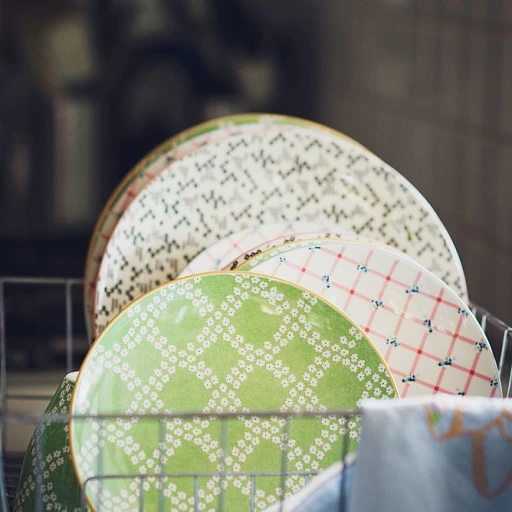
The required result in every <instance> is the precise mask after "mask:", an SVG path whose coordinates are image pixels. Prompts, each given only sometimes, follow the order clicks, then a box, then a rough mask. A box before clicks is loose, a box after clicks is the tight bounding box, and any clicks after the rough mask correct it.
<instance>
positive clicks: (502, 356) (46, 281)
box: [0, 277, 512, 512]
mask: <svg viewBox="0 0 512 512" xmlns="http://www.w3.org/2000/svg"><path fill="white" fill-rule="evenodd" d="M27 286H31V287H48V286H52V287H53V286H55V287H60V288H61V289H62V291H63V292H64V293H63V308H62V309H63V314H64V318H63V326H64V327H65V368H63V371H64V372H65V374H67V373H70V372H72V371H73V370H76V368H74V367H73V353H74V344H75V332H74V326H73V314H72V313H73V307H74V299H73V291H74V290H75V289H76V288H82V287H83V281H82V279H76V278H43V277H34V278H32V277H0V510H2V511H3V510H5V511H6V512H7V511H9V510H11V509H12V505H13V500H14V496H15V492H16V486H17V483H18V478H19V475H20V472H21V464H22V460H23V454H20V453H13V452H12V451H11V450H10V449H9V446H8V444H7V430H8V428H9V427H11V428H12V427H13V426H16V425H19V424H25V425H26V424H33V425H34V428H36V426H37V425H38V424H39V422H40V421H41V419H43V418H44V420H45V421H50V422H68V421H69V420H70V417H69V415H55V414H53V415H46V416H45V415H43V414H26V413H20V412H15V411H10V410H9V406H8V402H9V401H10V400H18V401H25V400H40V401H42V402H43V403H47V402H48V401H49V400H50V399H51V398H52V397H51V396H48V395H34V394H28V393H20V394H12V393H9V390H8V365H7V361H8V345H7V320H8V319H7V315H6V300H7V299H6V293H5V290H6V287H8V288H9V289H11V287H13V288H17V289H19V290H22V289H23V288H25V289H26V288H27ZM470 307H471V310H472V312H473V314H474V315H475V316H476V318H477V319H478V321H479V322H480V325H481V326H482V329H483V330H484V332H486V334H487V333H488V332H489V330H490V329H493V330H494V341H495V344H496V343H498V344H499V343H501V345H500V346H499V347H498V349H499V358H498V376H499V379H500V381H501V383H502V387H503V395H504V397H508V398H511V397H512V349H510V346H509V345H510V340H511V338H512V327H511V326H510V325H508V324H507V323H506V322H504V321H503V320H501V319H500V318H498V317H497V316H496V315H493V314H492V313H490V312H489V311H487V310H486V309H484V308H483V307H481V306H478V305H476V304H473V303H470ZM494 348H495V349H496V348H497V347H496V346H495V347H494ZM63 377H64V374H63ZM359 414H360V411H358V410H336V411H325V412H314V413H312V412H281V411H279V412H276V411H262V412H258V413H242V414H240V413H220V414H219V413H218V414H212V413H208V414H205V413H194V414H192V413H189V414H177V413H176V414H168V415H134V416H137V417H140V418H143V419H145V420H150V421H157V422H159V423H160V425H163V422H164V421H166V420H169V419H174V418H181V419H183V420H190V419H192V418H193V417H200V416H201V415H206V416H208V417H212V416H214V417H215V419H217V420H219V421H220V422H221V436H220V437H221V439H220V445H221V448H222V449H223V450H222V453H224V454H225V453H226V447H227V445H228V439H229V438H228V436H229V433H228V425H229V422H230V421H235V420H240V419H241V418H243V417H253V416H257V417H259V418H270V417H273V418H279V419H281V420H282V422H281V423H282V425H283V430H282V435H283V439H285V440H286V435H287V432H288V431H289V428H290V424H291V422H293V420H294V419H296V418H302V419H304V418H307V417H310V418H313V417H316V418H318V417H319V416H330V417H333V416H334V417H337V418H345V420H346V421H349V420H350V419H356V418H358V417H359ZM119 417H120V415H118V414H117V415H113V416H109V415H105V416H102V417H98V416H95V419H96V420H100V419H105V420H106V419H112V418H119ZM87 418H88V417H86V416H84V417H80V418H79V417H74V419H77V420H80V419H87ZM160 432H161V435H162V432H163V429H160ZM283 447H284V448H283V451H282V457H281V469H280V471H279V472H275V471H274V472H270V471H269V472H237V473H234V472H229V471H219V472H217V473H173V474H163V473H162V474H158V475H151V474H145V475H124V477H126V478H128V477H130V478H138V479H139V481H140V485H141V489H142V487H143V484H144V481H145V479H147V478H151V477H155V478H165V477H167V478H191V479H193V481H194V489H195V491H194V494H195V505H194V510H199V508H198V492H199V481H200V479H201V478H212V477H214V478H217V481H219V482H220V484H219V487H220V493H219V495H218V503H217V509H218V510H220V511H222V510H225V503H224V491H223V481H224V480H225V479H226V478H228V477H234V476H244V477H246V478H249V479H250V481H251V492H250V496H249V497H248V501H249V509H250V510H251V511H253V510H256V508H255V506H256V501H257V498H256V496H255V489H256V481H257V479H258V478H262V477H278V478H280V481H281V488H282V489H286V478H287V477H289V476H293V475H298V476H301V477H304V479H303V483H305V484H307V483H308V482H309V479H310V478H311V477H313V476H315V475H316V474H317V473H318V471H314V470H313V471H290V470H289V469H288V445H287V443H286V441H285V442H284V443H283ZM347 454H348V436H344V437H343V441H342V443H341V453H340V457H339V460H340V461H341V462H343V461H344V460H345V457H346V455H347ZM39 455H40V456H42V455H41V454H39ZM224 457H225V455H224ZM220 466H221V467H224V463H223V462H221V464H220ZM102 478H105V477H96V479H102ZM106 478H109V477H106ZM89 482H91V480H87V481H86V482H84V484H83V485H82V510H86V507H85V498H84V496H85V492H84V489H85V486H86V485H88V483H89ZM37 490H39V487H38V488H37ZM143 495H144V494H143V493H141V498H140V501H139V510H143V509H144V502H143ZM346 498H347V495H346V487H345V482H344V473H343V472H342V473H341V481H340V500H339V510H340V511H345V510H346V508H347V503H346V502H347V499H346ZM162 504H163V503H162ZM38 505H40V506H38V507H37V509H40V510H41V512H42V511H43V510H44V505H43V503H42V502H39V503H38ZM160 508H161V509H162V510H163V508H162V507H160ZM279 508H280V510H284V508H283V502H282V501H281V506H280V507H279Z"/></svg>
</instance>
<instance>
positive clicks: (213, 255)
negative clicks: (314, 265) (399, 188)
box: [178, 221, 401, 277]
mask: <svg viewBox="0 0 512 512" xmlns="http://www.w3.org/2000/svg"><path fill="white" fill-rule="evenodd" d="M310 238H343V239H350V240H361V241H363V242H368V243H375V244H381V245H383V246H385V247H389V249H390V250H396V251H398V249H394V248H393V247H391V246H388V245H386V244H384V243H383V242H379V241H378V240H375V239H374V238H370V237H368V236H364V235H358V234H356V233H354V232H353V231H350V230H348V229H343V228H341V227H340V226H335V225H330V226H329V225H327V224H321V223H319V222H301V221H288V222H274V223H271V224H258V225H255V226H251V227H250V228H247V229H243V230H242V231H238V232H237V233H233V234H231V235H229V236H226V237H224V238H221V239H220V240H219V241H218V242H216V243H214V244H213V245H211V246H210V247H208V249H205V250H204V251H202V252H200V253H199V254H198V255H197V256H196V257H195V258H194V259H193V260H192V261H191V262H190V263H189V264H188V265H187V266H186V267H185V268H184V269H183V270H182V271H181V273H180V275H179V276H178V277H185V276H188V275H191V274H196V273H198V272H210V271H212V270H221V269H224V268H229V269H230V270H233V269H234V268H236V267H237V266H238V265H240V264H241V263H243V262H244V261H247V260H248V259H249V258H252V257H253V256H256V255H257V254H259V253H261V252H263V251H266V250H267V249H271V248H273V247H277V246H280V245H283V244H286V243H290V242H294V241H297V240H304V239H310ZM398 252H401V251H398Z"/></svg>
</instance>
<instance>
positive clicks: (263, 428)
mask: <svg viewBox="0 0 512 512" xmlns="http://www.w3.org/2000/svg"><path fill="white" fill-rule="evenodd" d="M85 279H86V292H85V302H86V319H87V325H88V329H89V334H90V336H91V338H92V339H94V340H96V341H95V343H94V345H93V346H92V348H91V350H90V352H89V354H88V356H87V358H86V360H85V362H84V364H83V366H82V368H81V370H80V373H79V376H78V379H77V382H76V385H75V387H74V392H73V400H72V403H71V407H70V409H71V413H72V414H74V415H84V416H88V417H89V418H88V419H87V420H78V419H74V420H73V421H72V422H71V425H70V432H69V434H70V435H69V437H70V441H69V442H70V447H71V450H70V451H71V456H70V457H69V459H70V460H72V462H73V465H74V470H75V472H76V476H77V480H78V482H79V483H84V482H86V485H85V487H84V489H85V497H86V499H87V502H88V504H89V506H90V508H91V509H93V510H121V509H126V510H137V509H138V507H139V505H140V503H141V502H143V503H144V506H147V507H148V509H151V510H153V509H157V508H158V507H159V506H162V507H163V508H164V509H165V510H167V509H171V510H189V509H190V510H213V509H215V508H216V506H217V499H218V496H219V495H220V494H221V488H222V489H224V490H225V492H223V493H222V496H223V498H222V499H223V500H225V503H226V507H227V509H228V510H242V509H247V508H248V506H249V504H250V503H253V504H254V505H255V508H256V509H264V508H266V507H268V506H270V505H272V503H274V502H275V501H276V500H279V497H280V496H282V495H283V493H284V494H286V493H290V492H294V491H296V490H298V489H299V488H300V486H301V485H304V482H305V480H304V476H301V474H300V473H301V472H307V471H318V470H321V469H323V468H325V467H327V466H328V465H330V464H331V463H332V462H334V461H335V460H337V458H338V457H339V453H340V449H341V443H342V442H343V441H344V439H349V441H350V442H349V444H350V448H351V449H355V447H356V446H357V441H358V437H359V425H358V423H357V422H350V423H346V422H345V420H344V419H343V418H339V417H335V416H332V417H324V418H323V419H320V418H318V419H310V420H294V423H293V427H292V428H291V430H289V429H288V426H287V423H286V421H285V420H284V419H282V418H280V417H278V416H275V417H272V418H270V419H268V420H266V419H261V418H259V417H258V416H254V417H251V418H248V417H246V418H245V419H244V420H241V419H239V420H238V421H235V420H233V422H232V423H231V425H230V427H229V435H227V434H226V432H225V428H226V427H225V423H222V422H221V421H220V420H219V418H218V416H216V415H218V413H224V412H232V413H235V417H236V413H237V412H244V413H247V412H256V411H260V412H261V411H284V412H286V411H302V410H309V411H329V410H336V409H342V408H356V407H358V406H359V405H360V403H361V400H362V399H364V398H378V399H390V398H399V397H405V396H414V395H416V396H417V395H427V394H432V393H449V394H460V395H481V396H489V397H494V396H501V387H500V383H499V382H498V378H497V368H496V363H495V360H494V357H493V354H492V351H491V347H490V345H489V343H488V341H487V339H486V337H485V334H484V333H483V331H482V330H481V328H480V326H479V324H478V322H477V321H476V319H475V318H474V316H473V315H472V313H471V311H470V309H469V308H468V306H467V301H468V295H467V289H466V284H465V279H464V274H463V271H462V267H461V264H460V260H459V257H458V255H457V252H456V250H455V247H454V245H453V242H452V240H451V239H450V236H449V234H448V233H447V231H446V229H445V228H444V226H443V224H442V223H441V221H440V219H439V218H438V216H437V215H436V213H435V212H434V211H433V209H432V208H431V207H430V205H429V204H428V203H427V201H426V200H425V199H424V198H423V196H422V195H421V194H420V193H419V192H418V191H417V190H416V189H415V188H414V187H413V186H412V185H411V184H410V183H409V182H408V181H407V180H405V179H404V178H403V177H402V176H401V175H400V174H399V173H398V172H397V171H395V170H394V169H392V168H391V167H389V166H388V165H387V164H385V163H384V162H383V161H381V160H380V159H379V158H378V157H376V156H375V155H373V154H372V153H371V152H369V151H368V150H367V149H365V148H364V147H362V146H361V145H359V144H358V143H357V142H355V141H353V140H351V139H349V138H347V137H345V136H344V135H342V134H340V133H337V132H334V131H333V130H330V129H328V128H326V127H324V126H321V125H318V124H315V123H311V122H308V121H304V120H300V119H295V118H289V117H283V116H270V115H241V116H235V117H230V118H224V119H221V120H218V121H213V122H209V123H206V124H203V125H200V126H198V127H196V128H193V129H191V130H189V131H187V132H185V133H184V134H181V135H180V136H178V137H176V138H175V139H173V140H171V141H170V142H168V143H166V144H164V145H163V146H161V147H160V148H158V149H157V150H156V151H155V152H153V153H152V154H151V155H149V156H148V157H147V158H146V159H145V160H144V161H143V162H141V163H140V164H139V165H138V166H137V167H136V168H135V169H134V170H133V171H132V172H131V173H130V174H129V175H128V176H127V178H126V179H125V180H124V182H123V183H122V184H121V185H120V186H119V187H118V189H117V190H116V191H115V192H114V194H113V196H112V198H111V199H110V200H109V202H108V204H107V206H106V207H105V209H104V211H103V212H102V214H101V216H100V219H99V221H98V224H97V227H96V229H95V232H94V235H93V238H92V241H91V246H90V250H89V257H88V260H87V264H86V276H85ZM174 413H180V414H183V415H184V416H182V417H175V418H174V419H169V418H167V419H166V420H162V421H156V422H152V421H150V419H148V420H145V419H136V418H130V417H129V416H130V415H134V414H137V415H140V414H142V415H145V414H147V415H153V416H154V417H156V418H158V416H156V415H158V414H167V415H169V414H174ZM102 414H103V415H104V414H117V415H119V417H118V418H117V419H116V420H110V419H101V420H100V419H94V417H96V416H98V415H102ZM223 425H224V426H223ZM221 439H224V443H223V444H222V443H221ZM219 443H220V444H219ZM283 443H287V446H288V448H290V447H291V448H292V449H291V450H290V451H289V454H288V459H289V461H288V462H289V470H290V471H294V472H296V474H295V475H293V476H290V477H289V478H287V479H286V481H285V482H284V484H285V486H286V488H285V489H284V490H283V488H282V484H283V481H282V480H281V479H280V478H279V477H268V478H266V479H260V481H259V483H258V484H257V488H256V489H254V488H253V485H254V483H253V482H252V481H251V478H249V477H248V476H246V475H244V473H251V472H252V473H254V472H260V471H270V472H272V471H274V472H276V473H278V472H279V470H280V468H281V464H282V448H283ZM181 472H185V473H202V474H205V475H210V476H205V477H204V478H201V479H198V480H194V479H184V478H173V477H171V476H165V477H162V476H159V475H162V474H165V475H170V474H176V473H181ZM219 472H222V474H226V475H227V476H225V477H223V478H220V477H219ZM140 474H142V475H146V477H145V478H144V479H141V478H137V477H135V476H134V475H140ZM103 476H109V477H110V478H107V479H103V478H99V479H98V477H103ZM45 492H46V491H45ZM194 496H196V497H198V500H199V502H196V500H195V498H194Z"/></svg>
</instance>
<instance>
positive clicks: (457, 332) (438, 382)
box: [436, 315, 474, 387]
mask: <svg viewBox="0 0 512 512" xmlns="http://www.w3.org/2000/svg"><path fill="white" fill-rule="evenodd" d="M463 319H464V317H463V316H462V315H460V317H459V321H458V322H457V327H456V328H455V332H454V333H453V336H452V341H451V343H450V348H449V349H448V353H447V355H446V357H451V356H452V354H453V349H454V347H455V344H456V343H457V338H458V337H459V331H460V328H461V327H462V321H463ZM473 363H474V362H473ZM445 374H446V368H444V367H442V368H441V372H440V373H439V377H438V378H437V382H436V387H439V386H440V385H441V382H442V380H443V378H444V376H445ZM470 378H472V375H471V372H470Z"/></svg>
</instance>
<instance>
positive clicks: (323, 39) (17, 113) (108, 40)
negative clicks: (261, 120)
mask: <svg viewBox="0 0 512 512" xmlns="http://www.w3.org/2000/svg"><path fill="white" fill-rule="evenodd" d="M511 93H512V2H510V1H506V0H450V1H442V0H4V1H3V3H2V4H1V8H0V275H9V276H12V275H17V276H22V275H24V276H35V275H41V276H61V277H64V276H65V277H70V276H72V277H81V276H82V275H83V269H84V264H85V257H86V251H87V247H88V243H89V239H90V236H91V233H92V229H93V227H94V224H95V221H96V218H97V216H98V215H99V212H100V210H101V208H102V205H103V204H104V203H105V202H106V200H107V199H108V197H109V196H110V194H111V192H112V191H113V189H114V187H115V186H116V184H117V183H118V182H119V181H120V180H121V178H122V177H123V176H124V175H125V174H126V173H127V172H128V171H129V170H130V169H131V168H132V167H133V166H134V165H135V164H136V163H137V161H138V160H139V159H140V158H142V157H143V156H144V155H145V154H146V153H147V152H148V151H150V150H151V149H152V148H153V147H155V146H156V145H158V144H159V143H161V142H162V141H164V140H165V139H167V138H169V137H170V136H172V135H174V134H176V133H177V132H179V131H181V130H183V129H185V128H187V127H189V126H191V125H193V124H196V123H198V122H201V121H204V120H206V119H209V118H213V117H217V116H220V115H225V114H231V113H237V112H247V111H252V112H254V111H258V112H275V113H281V114H290V115H295V116H300V117H305V118H309V119H312V120H315V121H318V122H321V123H325V124H327V125H329V126H331V127H333V128H336V129H338V130H341V131H343V132H345V133H346V134H348V135H350V136H351V137H353V138H355V139H357V140H358V141H360V142H361V143H363V144H364V145H365V146H367V147H368V148H369V149H371V150H372V151H373V152H374V153H376V154H377V155H379V156H380V157H381V158H382V159H384V160H385V161H387V162H388V163H389V164H390V165H392V166H393V167H395V168H396V169H397V170H399V171H400V172H401V173H402V174H404V175H405V176H406V177H407V178H408V179H409V180H410V181H411V182H412V183H413V184H414V185H416V187H417V188H418V189H419V190H420V191H421V192H422V193H423V194H424V195H425V196H426V198H427V199H428V200H429V201H430V202H431V204H432V205H433V207H434V208H435V209H436V211H437V212H438V214H439V216H440V217H441V219H442V220H443V222H444V223H445V225H446V227H447V229H448V231H449V232H450V234H451V235H452V237H453V239H454V242H455V244H456V246H457V248H458V250H459V253H460V255H461V259H462V262H463V265H464V268H465V271H466V277H467V281H468V286H469V290H470V296H471V298H472V300H473V301H474V302H476V303H478V304H481V305H482V306H484V307H486V308H487V309H488V310H490V311H491V312H493V313H495V314H496V315H498V316H499V317H501V318H503V319H504V320H506V321H508V322H509V323H510V322H512V279H511V277H512V271H511V268H512V200H511V199H512V172H511V169H510V167H511V166H512V94H511ZM8 292H9V293H10V295H9V296H8V299H7V298H6V302H5V304H6V309H7V311H6V316H7V317H8V321H9V323H8V324H7V332H8V333H10V337H8V339H9V340H14V341H10V343H11V345H12V346H11V349H10V350H9V354H11V356H10V357H11V359H10V360H9V362H10V364H12V365H13V366H14V367H20V368H25V367H27V366H34V365H35V366H41V367H43V366H47V365H48V364H49V362H50V361H53V360H54V359H55V358H58V354H59V353H61V352H62V350H63V349H62V347H63V346H64V345H63V341H62V340H63V338H64V336H65V326H64V325H65V322H64V320H65V316H64V318H63V315H64V313H62V312H63V311H64V309H63V304H64V293H63V291H62V288H60V289H59V288H55V287H49V288H47V289H46V288H44V289H43V288H41V287H38V288H37V290H36V289H33V290H32V289H29V288H27V289H26V290H23V291H22V293H19V292H18V291H17V290H14V289H12V290H7V289H6V297H7V293H8ZM80 300H81V299H80V293H79V291H78V290H77V293H76V301H74V304H75V305H76V311H74V312H73V319H74V329H75V332H76V333H77V336H78V338H79V339H83V343H82V345H81V347H82V351H83V352H85V350H86V347H87V346H86V343H85V335H83V318H82V317H83V313H82V309H81V303H80ZM57 310H58V311H60V312H59V313H58V314H57V313H56V311H57ZM50 331H51V332H55V333H60V334H56V336H54V337H52V348H51V349H48V345H47V337H45V332H50ZM82 335H83V336H82ZM80 336H82V338H80ZM34 340H41V343H40V345H39V347H40V348H39V350H37V351H34V350H32V349H30V350H29V347H32V348H33V347H34V346H35V345H37V343H34ZM43 341H44V343H43ZM59 351H60V352H59ZM79 361H80V355H77V359H75V362H74V363H73V366H75V367H76V366H77V364H78V363H79ZM59 380H60V377H59Z"/></svg>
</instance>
